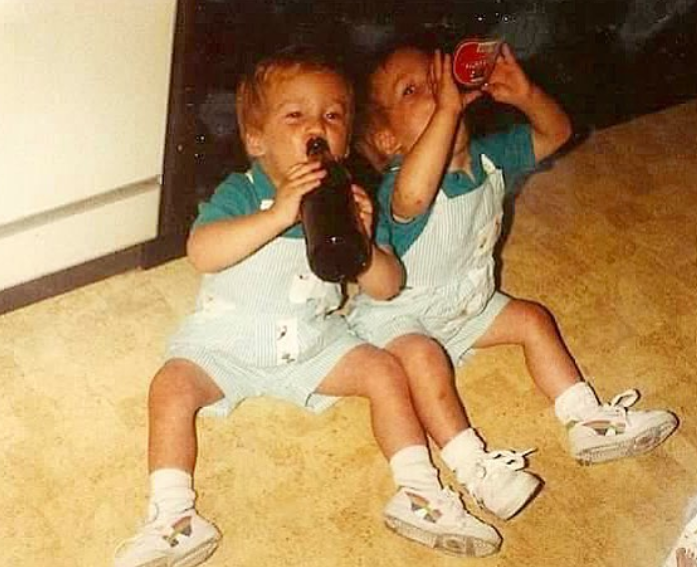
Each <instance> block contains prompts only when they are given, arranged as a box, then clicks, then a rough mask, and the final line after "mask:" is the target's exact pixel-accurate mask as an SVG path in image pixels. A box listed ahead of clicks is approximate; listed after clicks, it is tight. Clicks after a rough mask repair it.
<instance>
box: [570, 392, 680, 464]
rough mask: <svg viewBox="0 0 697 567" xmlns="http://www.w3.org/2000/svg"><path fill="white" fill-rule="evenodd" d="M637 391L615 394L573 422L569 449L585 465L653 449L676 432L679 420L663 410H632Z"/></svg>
mask: <svg viewBox="0 0 697 567" xmlns="http://www.w3.org/2000/svg"><path fill="white" fill-rule="evenodd" d="M638 399H639V393H638V392H637V391H636V390H627V391H626V392H623V393H622V394H619V395H618V396H615V397H614V398H613V399H612V401H611V402H610V403H609V404H603V405H601V406H598V409H597V410H596V411H595V412H594V413H593V414H592V415H591V416H589V417H587V418H586V419H584V420H583V421H572V422H570V423H569V424H568V425H567V427H568V431H569V449H570V451H571V454H572V456H573V457H574V458H575V459H577V460H578V461H579V462H580V463H581V464H583V465H589V464H592V463H602V462H605V461H611V460H614V459H621V458H622V457H631V456H634V455H640V454H642V453H646V452H648V451H650V450H651V449H654V448H655V447H657V446H658V445H660V444H661V443H663V441H665V440H666V438H667V437H668V436H669V435H670V434H671V433H672V432H673V431H675V428H676V427H677V426H678V419H677V418H676V417H675V415H673V414H672V413H670V412H667V411H663V410H650V411H633V410H629V409H628V408H629V407H631V406H632V405H634V403H635V402H636V401H637V400H638Z"/></svg>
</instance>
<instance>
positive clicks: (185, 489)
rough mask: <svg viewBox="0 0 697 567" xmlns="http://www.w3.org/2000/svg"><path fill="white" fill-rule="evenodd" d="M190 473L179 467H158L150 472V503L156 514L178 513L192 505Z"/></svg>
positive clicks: (193, 497)
mask: <svg viewBox="0 0 697 567" xmlns="http://www.w3.org/2000/svg"><path fill="white" fill-rule="evenodd" d="M195 499H196V493H195V492H194V490H193V479H192V478H191V475H190V474H189V473H188V472H186V471H183V470H180V469H158V470H156V471H153V472H152V473H151V474H150V504H151V506H152V505H155V506H156V510H157V514H158V516H170V515H175V514H180V513H181V512H185V511H186V510H190V509H191V508H193V507H194V500H195Z"/></svg>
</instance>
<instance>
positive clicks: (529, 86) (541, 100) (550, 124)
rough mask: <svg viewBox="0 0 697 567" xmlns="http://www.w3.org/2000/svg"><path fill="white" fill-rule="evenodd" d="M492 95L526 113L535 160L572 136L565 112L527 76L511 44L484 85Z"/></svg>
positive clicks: (545, 155) (504, 48) (544, 156)
mask: <svg viewBox="0 0 697 567" xmlns="http://www.w3.org/2000/svg"><path fill="white" fill-rule="evenodd" d="M482 90H483V91H485V92H488V93H489V94H490V95H491V97H492V98H493V99H494V100H496V101H498V102H502V103H505V104H510V105H512V106H515V107H516V108H518V109H519V110H520V111H521V112H523V113H524V114H525V115H526V116H527V118H528V120H529V122H530V126H531V127H532V141H533V149H534V152H535V161H537V162H539V161H541V160H543V159H544V158H546V157H548V156H550V155H551V154H553V153H554V152H555V151H556V150H558V149H559V148H560V147H561V146H562V145H563V144H564V142H566V141H567V140H568V139H569V137H570V136H571V133H572V129H571V122H570V120H569V117H568V116H567V114H566V112H564V110H563V109H562V108H561V106H559V104H557V102H556V101H555V100H554V99H553V98H552V97H550V96H549V95H548V94H547V93H545V92H544V91H543V90H542V89H541V88H540V87H538V86H537V85H535V84H534V83H532V82H531V81H530V79H528V77H527V75H526V74H525V72H524V71H523V69H522V68H521V67H520V65H519V64H518V62H517V61H516V59H515V57H514V56H513V53H512V52H511V50H510V48H509V47H508V45H505V44H504V46H503V49H502V50H501V55H500V56H499V58H498V60H497V61H496V66H495V67H494V70H493V72H492V73H491V76H490V77H489V82H488V83H487V84H486V85H485V86H484V87H482Z"/></svg>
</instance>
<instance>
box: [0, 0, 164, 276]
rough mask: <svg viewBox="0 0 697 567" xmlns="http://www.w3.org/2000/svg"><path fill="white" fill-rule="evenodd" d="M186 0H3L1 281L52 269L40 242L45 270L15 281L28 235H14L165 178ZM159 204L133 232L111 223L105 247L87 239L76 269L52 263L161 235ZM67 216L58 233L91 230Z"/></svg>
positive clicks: (69, 239) (71, 236) (38, 261)
mask: <svg viewBox="0 0 697 567" xmlns="http://www.w3.org/2000/svg"><path fill="white" fill-rule="evenodd" d="M175 5H176V0H0V109H2V111H1V114H0V289H4V288H6V287H9V286H11V285H16V284H17V283H21V282H22V281H28V280H29V279H33V278H35V277H39V276H41V275H45V274H46V273H47V271H46V268H45V267H43V268H42V266H43V265H45V264H46V262H44V260H45V259H48V258H42V252H41V250H40V249H39V250H37V249H34V250H33V254H34V256H36V258H35V261H33V262H31V263H32V264H33V266H28V267H27V269H26V270H24V272H23V273H22V274H17V273H15V274H14V275H13V276H12V277H9V276H8V274H7V271H6V270H3V268H2V266H3V265H7V262H12V261H13V260H16V259H17V258H13V257H12V256H13V255H14V254H16V255H17V256H19V255H24V254H26V250H22V249H21V248H20V247H19V244H20V243H22V242H24V240H23V238H18V239H17V244H18V246H17V247H16V248H15V247H13V246H12V242H11V241H10V240H8V239H12V238H17V237H18V236H21V233H25V232H26V230H36V229H37V227H40V225H41V220H42V218H43V217H42V215H47V216H46V221H47V222H50V223H54V224H55V222H56V221H57V220H58V218H59V217H60V218H64V219H66V220H67V219H68V218H69V217H71V216H72V215H73V214H75V215H77V216H83V217H84V215H85V214H89V208H90V206H92V208H94V209H95V211H96V209H99V208H100V207H102V206H105V202H104V201H103V200H100V199H99V197H100V196H103V195H105V194H110V193H111V192H113V191H115V190H119V191H120V193H119V192H118V191H117V193H118V194H122V195H123V196H124V198H125V199H127V200H128V199H131V198H132V197H133V195H134V194H139V195H140V194H142V193H143V185H142V182H144V181H148V180H152V179H153V178H155V177H156V176H158V175H159V174H161V172H162V160H163V150H164V138H165V126H166V118H167V115H166V111H167V98H168V89H169V72H170V59H171V53H172V38H173V29H174V15H175V8H176V6H175ZM134 184H136V185H135V186H136V188H135V189H134V190H133V191H132V192H130V193H129V192H128V191H126V192H124V191H123V190H121V188H123V187H124V186H131V185H134ZM149 186H150V190H151V192H153V191H154V192H156V193H157V192H159V187H157V186H156V185H154V184H150V185H149ZM107 201H108V205H109V206H112V205H113V199H111V200H107ZM147 201H148V203H149V205H148V207H149V210H147V211H145V212H144V211H138V214H137V215H133V217H134V219H135V218H136V217H137V218H140V220H139V221H138V222H136V223H130V224H133V226H132V229H133V231H134V232H133V233H132V234H130V235H126V234H123V233H124V231H123V226H122V225H123V224H124V223H123V222H121V223H116V222H115V223H113V225H111V226H110V224H109V222H107V224H106V225H105V226H104V227H103V231H105V234H103V235H102V238H101V240H102V241H103V243H102V245H100V246H98V247H95V248H94V250H93V251H90V250H89V247H85V246H84V243H80V246H76V249H77V248H80V250H81V251H80V252H79V253H75V254H67V257H66V259H65V262H66V263H67V264H68V265H65V266H56V265H53V266H52V267H51V269H50V271H57V269H60V268H63V267H69V265H74V264H77V263H81V262H82V261H86V260H89V259H92V258H94V257H97V256H99V255H101V254H103V253H108V252H110V251H115V250H119V249H122V248H125V247H127V246H129V245H131V244H132V243H133V242H134V240H135V241H143V240H147V239H148V238H152V237H153V236H155V230H156V223H157V202H158V199H152V198H150V199H147ZM136 202H137V203H138V206H143V202H142V200H138V199H136V200H135V201H134V204H135V203H136ZM99 214H100V213H98V212H97V216H98V215H99ZM95 219H96V217H95ZM131 220H133V219H131ZM122 221H123V219H122ZM62 224H64V225H65V227H66V229H65V231H63V232H62V233H61V234H60V235H58V234H56V235H55V236H54V238H58V239H59V240H60V239H62V240H63V241H64V245H65V246H67V247H70V246H71V243H74V242H76V240H77V239H80V238H84V237H85V234H84V232H85V231H83V230H81V229H80V224H79V223H78V224H75V223H73V222H66V223H62ZM126 224H129V223H126ZM119 225H121V226H119ZM68 226H70V227H72V228H70V229H68V228H67V227H68ZM25 229H26V230H25ZM88 233H89V231H88ZM110 233H113V238H110V236H109V235H110ZM23 236H24V237H26V234H24V235H23ZM109 248H110V249H111V250H108V249H109ZM8 250H9V251H10V252H8ZM105 250H106V252H105ZM8 254H9V255H10V257H7V255H8ZM68 257H70V258H68ZM54 264H55V262H54Z"/></svg>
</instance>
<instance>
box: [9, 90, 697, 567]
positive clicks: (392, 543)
mask: <svg viewBox="0 0 697 567" xmlns="http://www.w3.org/2000/svg"><path fill="white" fill-rule="evenodd" d="M503 261H504V268H503V287H504V289H506V290H508V291H509V292H511V293H513V294H517V295H520V296H524V297H535V298H538V299H539V300H541V301H543V302H545V303H546V304H547V305H548V306H549V307H551V309H552V310H553V311H554V312H555V313H556V314H557V317H558V320H559V323H560V326H561V328H562V330H563V332H564V334H565V335H566V337H567V339H568V343H569V345H570V347H571V348H572V350H573V352H574V353H575V354H576V356H577V358H578V360H579V363H580V364H581V365H582V367H583V369H584V370H585V371H586V372H587V375H588V376H589V377H590V378H591V379H592V381H593V382H594V384H595V385H596V388H597V390H598V391H599V392H600V394H601V395H603V396H604V397H610V396H612V395H613V394H616V393H618V392H620V391H622V390H624V389H625V388H627V387H637V388H639V389H640V390H641V391H642V393H643V394H644V397H643V399H642V401H641V403H642V404H643V405H645V406H656V407H668V408H672V409H673V410H674V411H675V412H676V413H677V414H678V415H679V416H680V418H681V421H682V423H681V427H680V429H679V431H678V432H677V433H676V434H675V435H674V436H673V437H671V438H670V439H669V440H668V441H667V443H666V444H665V445H664V446H662V447H660V448H659V449H657V450H656V451H655V452H653V453H651V454H649V455H645V456H642V457H639V458H636V459H633V460H628V461H623V462H617V463H613V464H606V465H602V466H598V467H594V468H593V467H580V466H578V465H577V464H576V463H575V462H574V461H572V460H571V459H570V458H569V457H568V456H567V454H566V453H565V450H564V434H563V431H561V429H560V427H559V426H558V424H557V422H556V420H555V419H554V417H553V414H552V411H551V409H550V407H549V406H548V404H547V403H546V401H545V399H544V398H543V397H542V395H541V394H539V393H538V392H536V391H535V389H534V388H533V386H532V383H531V381H530V380H529V379H528V377H527V374H526V372H525V368H524V364H523V360H522V358H521V353H520V352H519V351H518V350H517V349H515V348H497V349H492V350H489V351H486V352H482V353H480V354H479V355H478V356H477V357H475V358H474V359H473V360H472V361H471V363H470V364H469V365H468V366H467V367H466V368H464V369H462V370H461V371H460V372H459V374H458V383H459V387H460V389H461V391H462V392H463V393H464V394H465V395H466V399H467V402H468V405H469V409H470V414H471V418H472V420H473V421H474V423H475V424H476V425H477V426H478V427H479V429H480V430H481V431H482V432H483V433H484V434H485V435H486V437H487V438H488V439H489V441H490V443H492V444H493V445H497V446H499V447H517V448H527V447H531V446H535V447H537V448H538V453H536V454H535V455H533V457H532V468H533V469H534V470H535V471H537V472H538V473H539V474H540V475H542V476H543V477H544V479H545V480H546V486H545V489H544V491H543V492H542V494H541V495H540V496H539V498H538V499H537V501H536V502H535V503H534V504H533V505H532V506H531V507H530V508H529V509H527V510H526V511H525V512H524V513H522V514H521V515H519V516H518V517H516V518H515V519H513V520H512V521H510V522H508V523H502V522H498V521H495V522H494V523H495V524H496V525H497V526H498V527H499V529H500V530H501V532H502V533H503V535H504V538H505V544H504V547H503V549H502V551H501V553H500V554H499V555H498V556H496V557H493V558H489V559H481V560H466V561H463V560H461V559H456V558H452V557H448V556H442V555H439V554H436V553H434V552H432V551H430V550H427V549H425V548H422V547H420V546H418V545H416V544H412V543H410V542H407V541H405V540H402V539H401V538H399V537H397V536H395V535H393V534H392V533H390V532H389V531H388V530H386V529H385V528H384V527H383V526H382V523H381V517H380V511H381V508H382V505H383V504H384V502H385V501H386V499H387V498H388V497H389V496H390V495H391V492H392V486H391V481H390V479H389V475H388V469H387V466H386V464H385V462H384V461H383V459H382V457H381V456H380V454H379V453H378V450H377V448H376V446H375V444H374V442H373V441H372V439H371V435H370V430H369V426H368V412H367V406H366V403H365V402H363V401H361V400H344V401H342V402H341V403H340V404H339V405H338V406H336V407H335V408H334V409H332V410H331V411H329V412H327V413H325V414H323V415H321V416H319V417H317V416H311V415H307V414H304V413H302V412H301V411H300V410H297V409H295V408H292V407H289V406H287V405H285V404H282V403H279V402H275V401H271V400H254V401H250V402H247V403H245V404H243V405H242V406H241V407H240V408H239V409H238V410H237V411H236V412H235V413H234V414H233V416H232V417H230V418H228V419H227V420H215V419H213V420H211V419H207V420H202V421H201V443H200V454H201V457H200V461H199V469H198V473H197V477H196V480H197V485H198V489H199V493H200V497H199V505H200V508H201V509H202V510H204V511H205V513H206V515H207V516H209V517H210V518H212V519H215V521H216V522H217V524H218V525H219V526H220V527H221V529H222V530H223V532H224V540H223V541H222V544H221V546H220V548H219V550H218V552H217V553H216V555H215V556H214V557H213V558H212V559H211V560H210V562H209V563H208V565H210V567H223V566H225V567H228V566H239V567H262V566H264V567H265V566H281V565H284V566H289V567H300V566H302V567H349V566H350V567H356V566H370V567H382V566H385V567H387V566H390V567H394V566H396V565H405V564H407V565H408V564H417V563H418V564H422V565H423V564H427V565H433V566H439V567H450V566H455V565H461V564H474V563H477V564H480V565H482V566H504V565H506V566H509V565H510V566H516V567H523V566H531V567H533V566H534V567H547V566H550V567H551V566H554V567H556V566H562V565H569V566H584V567H600V566H608V567H627V566H634V567H656V566H659V565H660V564H661V562H662V559H663V557H664V554H665V552H666V550H667V548H668V547H669V546H670V544H671V542H672V540H673V539H674V537H675V536H676V535H677V533H678V532H679V530H680V526H681V516H682V512H683V506H684V503H685V502H686V500H687V498H688V496H689V495H691V494H692V493H694V492H696V491H697V352H696V351H697V339H696V335H695V333H696V331H695V329H696V328H697V325H696V323H697V103H696V102H690V103H688V104H685V105H682V106H679V107H673V108H671V109H669V110H667V111H664V112H661V113H658V114H654V115H651V116H645V117H642V118H640V119H637V120H635V121H633V122H630V123H627V124H624V125H620V126H617V127H614V128H612V129H609V130H604V131H601V132H597V133H594V134H593V135H592V137H591V138H590V139H589V140H587V141H586V142H585V143H584V144H583V145H582V146H580V147H578V148H577V149H576V150H574V151H573V152H572V153H570V154H569V155H567V156H565V157H564V158H563V159H561V160H560V161H559V162H558V163H557V164H556V166H555V167H554V168H553V169H552V170H550V171H546V172H543V173H540V174H538V175H537V176H536V177H534V178H533V179H531V180H530V182H529V183H528V184H527V186H526V187H525V189H524V191H523V193H522V195H521V196H520V197H519V198H518V202H517V208H516V216H515V222H514V223H513V228H512V232H511V234H510V238H509V239H508V242H507V244H506V247H505V249H504V252H503ZM196 288H197V276H196V274H194V272H193V270H192V269H191V268H190V267H189V265H188V264H187V263H186V261H184V260H179V261H175V262H172V263H169V264H167V265H164V266H161V267H159V268H157V269H154V270H151V271H147V272H131V273H126V274H123V275H120V276H118V277H114V278H111V279H109V280H106V281H104V282H101V283H98V284H95V285H91V286H88V287H85V288H82V289H79V290H76V291H74V292H72V293H69V294H66V295H63V296H61V297H56V298H54V299H51V300H48V301H44V302H42V303H39V304H36V305H33V306H30V307H27V308H25V309H21V310H19V311H15V312H13V313H9V314H6V315H4V316H2V317H0V384H1V385H2V395H1V396H0V447H1V453H0V454H1V457H0V470H2V479H3V482H2V490H0V510H2V512H3V518H2V522H0V542H2V543H1V545H0V566H3V567H25V566H26V567H29V566H31V567H34V566H46V567H48V566H51V567H76V566H85V567H98V566H103V565H110V564H111V554H112V552H113V549H114V547H115V545H116V544H117V543H118V542H119V541H120V540H121V539H123V538H125V537H128V536H130V535H131V533H132V531H133V530H134V528H135V527H136V525H137V523H138V521H139V519H140V518H141V516H142V515H143V513H144V507H145V503H146V489H147V486H146V471H145V450H146V446H145V435H146V411H145V399H146V391H147V386H148V382H149V379H150V376H151V375H152V374H153V372H154V371H155V370H156V369H157V367H158V365H159V361H160V356H161V353H162V348H163V344H164V341H165V340H166V338H167V336H168V335H169V334H170V333H171V332H172V331H173V330H174V329H175V327H176V325H177V323H178V321H179V320H180V318H181V317H182V316H183V315H184V314H185V313H187V312H188V311H189V309H190V308H191V306H192V301H193V297H194V294H195V291H196ZM489 520H491V521H494V520H493V519H492V518H489Z"/></svg>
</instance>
